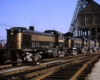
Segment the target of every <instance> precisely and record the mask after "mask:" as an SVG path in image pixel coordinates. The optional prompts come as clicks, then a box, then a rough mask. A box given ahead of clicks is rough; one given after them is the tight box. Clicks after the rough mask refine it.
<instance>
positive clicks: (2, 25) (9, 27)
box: [0, 22, 12, 28]
mask: <svg viewBox="0 0 100 80" xmlns="http://www.w3.org/2000/svg"><path fill="white" fill-rule="evenodd" d="M0 25H2V26H6V27H7V28H8V27H9V28H10V27H12V26H10V25H7V24H4V23H1V22H0Z"/></svg>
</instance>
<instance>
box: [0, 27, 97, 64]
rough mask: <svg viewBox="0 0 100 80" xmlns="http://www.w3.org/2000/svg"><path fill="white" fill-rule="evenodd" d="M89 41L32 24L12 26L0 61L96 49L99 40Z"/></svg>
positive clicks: (29, 59)
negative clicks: (35, 27) (39, 30)
mask: <svg viewBox="0 0 100 80" xmlns="http://www.w3.org/2000/svg"><path fill="white" fill-rule="evenodd" d="M91 41H92V43H91ZM91 41H89V40H88V39H86V38H83V37H69V36H68V35H66V34H63V33H61V32H59V31H56V30H46V31H44V32H38V31H34V27H33V26H30V27H29V29H27V28H25V27H12V28H11V29H7V44H6V46H7V48H6V49H4V50H0V55H1V58H0V59H1V60H0V63H6V62H11V63H17V62H33V61H37V60H39V59H41V58H47V57H60V56H66V55H74V54H77V53H87V52H90V51H97V48H99V42H98V41H95V40H91ZM91 46H92V47H91ZM7 55H9V56H7ZM7 57H8V58H7Z"/></svg>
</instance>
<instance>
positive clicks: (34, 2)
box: [0, 0, 100, 40]
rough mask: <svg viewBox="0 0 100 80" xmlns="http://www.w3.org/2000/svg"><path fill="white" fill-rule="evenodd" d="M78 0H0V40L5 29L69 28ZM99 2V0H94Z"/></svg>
mask: <svg viewBox="0 0 100 80" xmlns="http://www.w3.org/2000/svg"><path fill="white" fill-rule="evenodd" d="M77 1H78V0H0V10H1V11H0V24H4V25H7V26H4V25H0V40H1V39H6V29H9V28H11V27H26V28H29V26H34V27H35V30H36V31H42V32H43V31H45V30H49V29H52V30H58V31H60V32H62V33H66V32H68V30H69V27H70V24H71V21H72V18H73V14H74V11H75V7H76V4H77ZM95 1H96V2H97V3H98V4H100V0H95Z"/></svg>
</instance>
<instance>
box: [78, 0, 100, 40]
mask: <svg viewBox="0 0 100 80" xmlns="http://www.w3.org/2000/svg"><path fill="white" fill-rule="evenodd" d="M78 36H84V37H87V38H89V39H94V38H99V37H100V5H99V4H98V3H96V2H95V1H93V0H92V1H91V2H90V3H89V4H88V5H87V6H86V7H85V8H84V9H83V10H82V11H80V12H79V14H78Z"/></svg>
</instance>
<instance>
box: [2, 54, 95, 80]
mask: <svg viewBox="0 0 100 80" xmlns="http://www.w3.org/2000/svg"><path fill="white" fill-rule="evenodd" d="M91 56H94V55H89V56H81V57H79V56H76V57H74V58H73V59H66V60H62V61H60V62H58V63H54V64H49V65H48V66H47V65H41V66H38V67H30V68H28V69H22V70H17V71H12V72H7V73H3V74H1V79H5V80H33V79H34V80H40V79H42V78H44V77H46V76H49V75H51V74H53V73H55V72H57V71H59V70H60V69H61V68H65V67H66V66H69V67H71V65H74V64H78V63H79V62H82V61H84V60H86V59H87V58H88V60H89V59H91ZM89 57H90V58H89ZM82 64H83V63H82ZM49 78H50V77H49ZM45 79H47V78H45ZM50 80H52V79H50Z"/></svg>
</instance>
